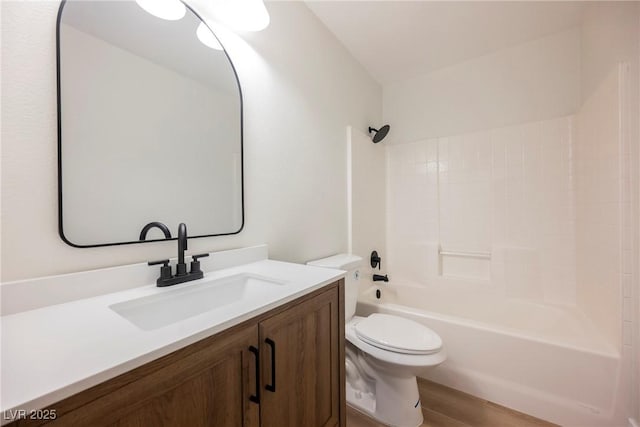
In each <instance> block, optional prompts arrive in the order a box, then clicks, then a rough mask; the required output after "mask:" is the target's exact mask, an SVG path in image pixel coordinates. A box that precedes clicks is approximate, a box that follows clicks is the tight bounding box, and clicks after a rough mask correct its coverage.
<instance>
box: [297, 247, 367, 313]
mask: <svg viewBox="0 0 640 427" xmlns="http://www.w3.org/2000/svg"><path fill="white" fill-rule="evenodd" d="M307 265H313V266H315V267H324V268H334V269H337V270H346V271H347V275H346V277H345V278H344V318H345V321H346V322H348V321H349V320H351V318H352V317H353V316H354V314H356V303H357V302H358V280H359V278H360V272H359V271H358V269H359V268H360V266H361V265H362V258H360V257H359V256H357V255H351V254H338V255H333V256H330V257H328V258H322V259H318V260H315V261H309V262H308V263H307Z"/></svg>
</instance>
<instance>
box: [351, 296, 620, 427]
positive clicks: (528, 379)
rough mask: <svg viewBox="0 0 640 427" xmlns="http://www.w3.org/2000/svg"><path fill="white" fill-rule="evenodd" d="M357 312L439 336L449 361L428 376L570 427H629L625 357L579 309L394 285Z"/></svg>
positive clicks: (368, 298) (369, 298) (364, 302)
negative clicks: (413, 324) (392, 318)
mask: <svg viewBox="0 0 640 427" xmlns="http://www.w3.org/2000/svg"><path fill="white" fill-rule="evenodd" d="M377 289H380V290H381V298H380V299H377V298H376V295H375V291H376V290H377ZM357 310H358V314H359V315H364V316H366V315H369V314H371V313H374V312H379V313H390V314H396V315H399V316H403V317H407V318H411V319H413V320H416V321H418V322H420V323H423V324H425V325H426V326H428V327H429V328H431V329H433V330H434V331H436V332H437V333H438V334H439V335H440V337H441V338H442V340H443V342H444V345H445V346H446V349H447V355H448V359H447V361H446V362H445V363H443V364H442V365H440V366H439V367H437V368H435V369H433V370H431V371H430V372H428V373H427V374H426V375H425V378H427V379H430V380H432V381H435V382H438V383H441V384H444V385H447V386H449V387H453V388H456V389H458V390H462V391H464V392H467V393H470V394H473V395H475V396H478V397H481V398H483V399H486V400H490V401H492V402H496V403H499V404H501V405H504V406H507V407H510V408H513V409H516V410H518V411H522V412H525V413H527V414H531V415H533V416H536V417H538V418H542V419H545V420H548V421H551V422H554V423H558V424H561V425H564V426H576V427H583V426H584V427H586V426H593V427H610V426H627V424H626V421H625V420H624V417H623V416H622V415H621V414H624V412H625V411H624V405H625V402H624V401H625V398H624V397H623V395H622V394H621V393H620V391H621V390H623V385H622V383H623V379H622V378H620V368H621V363H620V354H619V352H618V351H617V350H616V349H615V348H613V347H612V346H611V345H610V344H609V343H607V342H606V340H604V339H603V338H602V336H601V335H600V334H599V333H598V332H597V331H596V329H595V328H594V326H593V325H592V324H591V322H590V321H589V320H588V319H587V318H585V317H584V316H583V315H582V314H581V313H580V312H579V311H577V310H572V309H570V308H566V309H564V308H559V307H555V306H548V305H543V304H535V303H530V302H527V301H522V300H515V299H503V300H497V301H496V298H491V299H489V298H483V296H482V295H474V296H471V297H467V299H466V300H461V299H460V297H455V298H453V297H451V296H447V295H446V294H443V293H440V294H438V293H437V292H435V291H434V290H433V289H429V288H427V287H423V286H399V285H395V284H394V285H385V286H380V287H372V288H369V289H368V290H366V291H365V292H364V293H363V294H362V295H361V296H360V298H359V300H358V309H357ZM445 313H446V314H445Z"/></svg>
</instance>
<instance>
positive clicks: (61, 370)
mask: <svg viewBox="0 0 640 427" xmlns="http://www.w3.org/2000/svg"><path fill="white" fill-rule="evenodd" d="M238 273H249V274H256V275H261V276H266V277H270V278H274V279H277V280H280V281H283V282H285V284H284V285H283V286H282V287H279V288H278V289H277V290H274V292H273V293H272V294H269V297H267V298H264V299H261V300H257V301H256V300H247V301H240V302H239V303H233V304H229V305H227V306H223V307H221V308H219V309H215V310H211V311H208V312H205V313H202V314H199V315H196V316H193V317H190V318H187V319H185V320H182V321H178V322H176V323H173V324H170V325H167V326H164V327H160V328H158V329H154V330H147V331H145V330H142V329H140V328H138V327H137V326H135V325H134V324H133V323H130V322H129V321H128V320H126V319H125V318H123V317H121V316H120V315H119V314H117V313H116V312H115V311H113V310H112V309H111V308H110V307H109V306H110V305H112V304H115V303H119V302H123V301H129V300H132V299H136V298H140V297H143V296H147V295H154V294H158V293H162V292H169V291H171V290H174V289H179V288H182V287H188V286H198V284H202V282H203V281H208V280H211V279H217V278H222V277H226V276H231V275H235V274H238ZM344 275H345V272H342V271H339V270H331V269H324V268H318V267H309V266H304V265H300V264H292V263H285V262H279V261H273V260H262V261H257V262H252V263H250V264H245V265H240V266H236V267H231V268H225V269H222V270H218V271H212V272H209V273H206V274H205V278H204V279H200V280H196V281H193V282H188V283H184V284H180V285H175V286H170V287H168V288H158V287H156V285H155V284H150V285H147V286H142V287H137V288H132V289H128V290H124V291H120V292H116V293H110V294H106V295H100V296H95V297H91V298H85V299H80V300H76V301H71V302H66V303H63V304H57V305H51V306H47V307H42V308H37V309H33V310H29V311H23V312H20V313H15V314H10V315H6V316H3V317H2V318H0V319H1V320H0V323H1V330H2V336H1V339H2V349H1V356H2V358H1V359H0V360H1V367H2V370H1V376H2V377H1V389H0V391H1V396H0V405H1V407H0V409H1V410H2V411H3V412H4V411H9V410H16V409H25V410H27V411H29V410H33V409H40V408H43V407H46V406H48V405H50V404H52V403H55V402H57V401H60V400H62V399H64V398H66V397H69V396H71V395H73V394H75V393H78V392H79V391H82V390H85V389H87V388H89V387H92V386H94V385H96V384H99V383H101V382H104V381H106V380H108V379H110V378H113V377H115V376H117V375H120V374H122V373H124V372H127V371H129V370H131V369H133V368H136V367H138V366H141V365H143V364H145V363H147V362H149V361H151V360H154V359H157V358H159V357H161V356H164V355H166V354H169V353H171V352H173V351H175V350H177V349H179V348H182V347H185V346H187V345H189V344H191V343H194V342H196V341H199V340H201V339H203V338H205V337H207V336H210V335H213V334H215V333H217V332H220V331H223V330H225V329H227V328H229V327H231V326H234V325H236V324H239V323H241V322H243V321H244V320H247V319H250V318H252V317H255V316H257V315H259V314H261V313H264V312H266V311H268V310H271V309H273V308H275V307H277V306H279V305H281V304H284V303H286V302H289V301H291V300H293V299H296V298H298V297H300V296H302V295H305V294H307V293H310V292H312V291H314V290H316V289H319V288H321V287H322V286H325V285H327V284H329V283H332V282H334V281H336V280H338V279H340V278H342V277H344ZM2 418H4V417H2ZM5 422H7V421H4V420H3V424H4V423H5Z"/></svg>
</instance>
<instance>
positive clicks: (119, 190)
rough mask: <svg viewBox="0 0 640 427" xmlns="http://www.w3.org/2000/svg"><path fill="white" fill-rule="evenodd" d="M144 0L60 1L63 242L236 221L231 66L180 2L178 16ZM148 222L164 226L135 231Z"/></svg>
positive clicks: (238, 177) (207, 230) (235, 226)
mask: <svg viewBox="0 0 640 427" xmlns="http://www.w3.org/2000/svg"><path fill="white" fill-rule="evenodd" d="M145 3H147V4H149V3H150V2H149V1H146V2H145V1H142V0H139V1H138V2H136V1H80V0H75V1H72V0H67V1H65V2H63V3H62V4H61V6H60V11H59V14H58V25H57V42H58V149H59V152H58V155H59V182H58V185H59V192H60V194H59V209H60V212H59V214H60V216H59V228H60V236H61V237H62V239H63V240H64V241H65V242H67V243H68V244H70V245H72V246H78V247H92V246H104V245H116V244H127V243H139V242H141V241H154V240H164V239H166V237H165V234H166V232H168V233H170V236H171V238H175V237H176V233H177V226H178V224H179V223H180V222H184V223H186V224H187V226H188V229H189V237H204V236H216V235H225V234H234V233H238V232H239V231H240V230H241V229H242V226H243V222H244V208H243V174H242V95H241V92H240V84H239V82H238V79H237V76H236V73H235V70H234V68H233V64H232V63H231V61H230V59H229V57H228V55H227V53H226V52H225V51H224V50H223V49H222V46H221V45H220V44H219V42H218V40H217V39H216V37H215V36H214V34H213V33H212V32H211V30H210V29H209V27H207V26H206V25H205V24H204V23H203V22H202V20H201V19H200V18H199V17H198V15H197V14H196V13H194V12H193V11H192V10H191V9H190V8H189V7H186V6H185V5H184V4H183V3H180V2H179V1H176V2H175V3H176V4H177V5H178V8H179V9H180V10H183V13H182V16H178V15H180V13H178V15H175V14H174V15H173V16H171V17H170V19H165V18H167V17H166V16H165V17H164V18H160V17H158V16H156V15H155V14H153V13H150V12H149V11H148V10H147V9H145V8H144V7H143V6H144V4H145ZM151 3H153V2H151ZM156 3H160V2H156ZM151 12H153V10H152V11H151ZM154 222H158V223H161V224H165V225H166V226H167V230H165V233H163V232H162V231H161V230H160V228H159V227H151V228H150V229H148V231H147V233H146V236H141V232H142V230H143V229H144V228H145V226H146V225H148V224H151V223H154ZM147 228H149V227H147ZM141 238H144V240H141Z"/></svg>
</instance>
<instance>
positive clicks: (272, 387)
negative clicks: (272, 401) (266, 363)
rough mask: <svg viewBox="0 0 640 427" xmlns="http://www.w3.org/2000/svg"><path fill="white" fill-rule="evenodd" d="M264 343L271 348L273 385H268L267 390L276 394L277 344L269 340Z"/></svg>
mask: <svg viewBox="0 0 640 427" xmlns="http://www.w3.org/2000/svg"><path fill="white" fill-rule="evenodd" d="M264 342H266V343H267V345H269V347H271V384H267V385H266V386H265V388H266V389H267V390H269V391H270V392H273V393H275V391H276V343H275V342H274V341H273V340H272V339H269V338H267V339H266V340H264Z"/></svg>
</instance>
